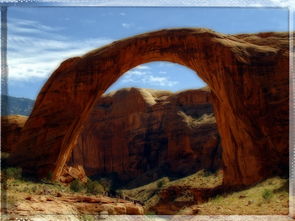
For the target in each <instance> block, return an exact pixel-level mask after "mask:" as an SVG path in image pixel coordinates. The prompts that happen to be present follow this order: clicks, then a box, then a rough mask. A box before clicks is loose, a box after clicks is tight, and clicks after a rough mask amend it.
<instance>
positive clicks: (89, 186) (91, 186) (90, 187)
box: [86, 180, 105, 195]
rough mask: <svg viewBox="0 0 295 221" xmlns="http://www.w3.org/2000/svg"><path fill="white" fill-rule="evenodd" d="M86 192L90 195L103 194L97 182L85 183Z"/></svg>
mask: <svg viewBox="0 0 295 221" xmlns="http://www.w3.org/2000/svg"><path fill="white" fill-rule="evenodd" d="M86 192H87V193H91V194H95V195H96V194H103V193H104V192H105V188H104V186H103V185H102V184H100V183H99V182H98V181H91V180H89V181H88V182H87V183H86Z"/></svg>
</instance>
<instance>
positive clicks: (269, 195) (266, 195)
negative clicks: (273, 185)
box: [262, 189, 273, 200]
mask: <svg viewBox="0 0 295 221" xmlns="http://www.w3.org/2000/svg"><path fill="white" fill-rule="evenodd" d="M272 196H273V192H272V191H271V190H268V189H265V190H263V192H262V198H263V199H265V200H269V199H270V198H272Z"/></svg>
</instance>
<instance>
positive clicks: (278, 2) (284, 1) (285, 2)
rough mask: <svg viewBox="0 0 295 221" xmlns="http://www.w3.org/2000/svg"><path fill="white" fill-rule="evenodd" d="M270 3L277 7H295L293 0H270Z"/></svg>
mask: <svg viewBox="0 0 295 221" xmlns="http://www.w3.org/2000/svg"><path fill="white" fill-rule="evenodd" d="M270 2H271V3H273V4H274V5H275V6H279V7H288V6H289V7H291V8H294V7H295V1H294V0H270Z"/></svg>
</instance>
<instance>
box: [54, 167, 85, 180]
mask: <svg viewBox="0 0 295 221" xmlns="http://www.w3.org/2000/svg"><path fill="white" fill-rule="evenodd" d="M74 179H78V180H80V181H82V182H83V183H86V182H87V180H88V178H87V176H86V174H85V171H84V168H83V166H82V165H77V164H76V165H74V166H64V168H63V172H62V175H61V176H60V178H59V180H60V181H61V182H62V183H70V182H72V181H73V180H74Z"/></svg>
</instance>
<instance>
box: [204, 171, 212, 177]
mask: <svg viewBox="0 0 295 221" xmlns="http://www.w3.org/2000/svg"><path fill="white" fill-rule="evenodd" d="M213 174H214V173H213V172H212V171H210V170H204V172H203V176H204V177H209V176H212V175H213Z"/></svg>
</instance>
